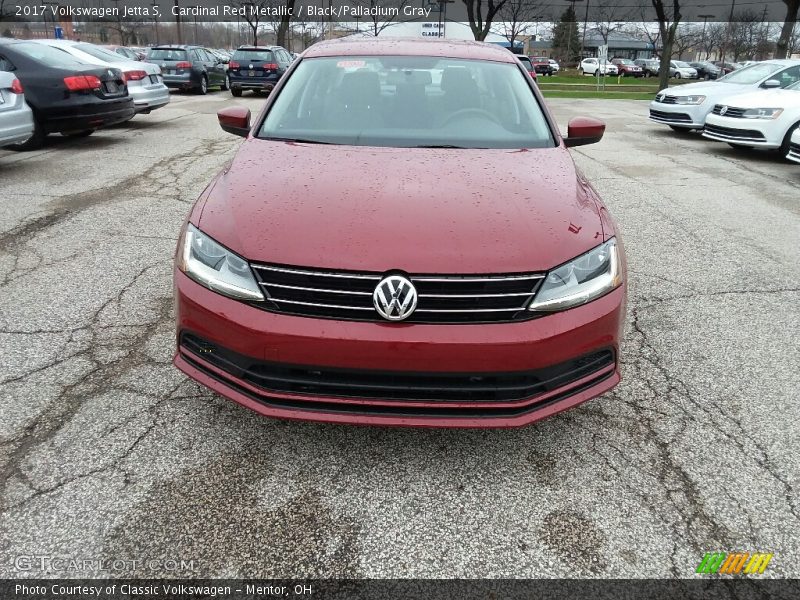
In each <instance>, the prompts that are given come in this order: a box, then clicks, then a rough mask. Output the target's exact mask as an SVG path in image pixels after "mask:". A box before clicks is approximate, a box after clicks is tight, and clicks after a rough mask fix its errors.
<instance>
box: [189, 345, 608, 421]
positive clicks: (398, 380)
mask: <svg viewBox="0 0 800 600" xmlns="http://www.w3.org/2000/svg"><path fill="white" fill-rule="evenodd" d="M181 350H182V351H183V354H184V357H185V358H188V359H190V360H191V359H192V356H195V357H197V358H199V359H201V361H205V362H207V363H209V364H211V365H213V366H215V367H217V368H218V369H220V370H221V371H224V372H225V373H228V374H229V375H231V376H232V377H234V378H236V379H238V380H240V381H243V382H246V383H249V384H250V385H252V386H254V387H256V388H258V389H260V390H263V391H264V392H265V393H267V394H268V393H270V392H275V393H288V394H298V395H310V396H322V397H330V398H370V399H376V400H377V399H380V400H396V401H403V400H411V401H441V402H444V403H447V402H470V401H474V402H509V401H515V400H525V399H529V398H535V396H538V395H541V394H544V393H547V392H551V391H553V390H556V389H558V388H561V387H563V386H565V385H568V384H570V383H573V382H575V381H578V380H579V379H582V378H584V377H587V376H590V375H592V374H594V373H598V372H600V371H602V370H604V369H606V368H607V367H609V366H610V365H613V364H614V352H613V351H612V350H610V349H605V350H600V351H597V352H593V353H591V354H587V355H585V356H581V357H579V358H576V359H573V360H570V361H568V362H565V363H561V364H558V365H554V366H551V367H547V368H544V369H536V370H534V371H519V372H499V373H430V372H427V373H413V372H404V371H375V370H356V369H339V368H332V367H312V366H303V365H286V364H280V363H271V362H265V361H262V360H259V359H255V358H251V357H248V356H244V355H241V354H238V353H236V352H233V351H231V350H228V349H226V348H221V347H220V346H218V345H216V344H213V343H211V342H208V341H205V340H203V339H201V338H199V337H197V336H195V335H192V334H189V333H185V332H184V333H183V334H182V335H181ZM192 364H194V365H195V366H196V367H198V368H200V369H203V366H202V362H198V361H196V360H192ZM206 371H207V372H208V370H207V369H206ZM603 375H604V376H605V375H606V373H603ZM226 383H228V382H226ZM262 400H263V399H262ZM308 404H309V405H313V404H314V403H313V402H310V403H308ZM311 407H312V408H313V406H311ZM363 410H369V409H368V408H366V409H365V408H364V407H362V411H363Z"/></svg>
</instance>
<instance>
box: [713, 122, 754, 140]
mask: <svg viewBox="0 0 800 600" xmlns="http://www.w3.org/2000/svg"><path fill="white" fill-rule="evenodd" d="M704 131H706V132H708V133H711V134H714V135H718V136H720V137H723V138H725V139H729V140H746V141H749V142H763V141H765V139H766V138H764V134H763V133H761V132H760V131H756V130H755V129H734V128H732V127H720V126H719V125H709V124H706V126H705V128H704Z"/></svg>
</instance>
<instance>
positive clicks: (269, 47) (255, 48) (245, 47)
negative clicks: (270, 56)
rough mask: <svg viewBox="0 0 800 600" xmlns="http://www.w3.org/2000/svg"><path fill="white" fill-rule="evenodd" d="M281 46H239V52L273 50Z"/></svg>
mask: <svg viewBox="0 0 800 600" xmlns="http://www.w3.org/2000/svg"><path fill="white" fill-rule="evenodd" d="M274 48H281V46H239V47H238V48H237V50H272V49H274Z"/></svg>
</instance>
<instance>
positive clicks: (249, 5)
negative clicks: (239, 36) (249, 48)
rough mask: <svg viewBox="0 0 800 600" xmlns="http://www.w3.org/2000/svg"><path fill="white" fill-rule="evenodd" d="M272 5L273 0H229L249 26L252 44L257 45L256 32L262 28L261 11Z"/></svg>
mask: <svg viewBox="0 0 800 600" xmlns="http://www.w3.org/2000/svg"><path fill="white" fill-rule="evenodd" d="M273 5H274V0H249V1H246V0H231V6H234V7H236V8H238V9H239V10H241V12H242V13H243V14H242V18H243V19H244V20H245V22H246V23H247V26H248V27H249V28H250V32H251V33H252V36H253V46H258V34H259V32H260V31H261V30H262V29H264V25H265V23H264V22H263V15H262V12H263V11H264V9H266V8H269V7H271V6H273Z"/></svg>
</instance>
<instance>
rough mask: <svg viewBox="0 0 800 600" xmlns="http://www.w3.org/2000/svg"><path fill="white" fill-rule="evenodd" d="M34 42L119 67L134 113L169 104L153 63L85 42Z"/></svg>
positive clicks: (82, 59) (90, 62) (90, 61)
mask: <svg viewBox="0 0 800 600" xmlns="http://www.w3.org/2000/svg"><path fill="white" fill-rule="evenodd" d="M36 43H37V44H46V45H48V46H51V47H53V48H57V49H59V50H62V51H63V52H66V53H67V54H69V55H71V56H72V57H74V58H75V59H76V60H77V61H79V62H82V63H85V64H87V65H98V66H101V67H115V68H117V69H120V70H121V71H122V76H123V78H124V79H125V83H126V84H127V86H128V94H129V95H130V97H131V98H133V106H134V108H135V109H136V112H137V113H142V114H149V113H150V112H152V111H154V110H156V109H157V108H161V107H163V106H166V105H167V104H168V103H169V89H168V88H167V86H166V85H164V81H163V77H162V76H161V69H159V68H158V66H156V65H154V64H150V63H146V62H142V61H133V60H129V59H127V58H125V57H124V56H123V55H121V54H118V53H116V52H111V51H110V50H107V49H106V48H102V47H100V46H95V45H94V44H89V43H86V42H73V41H69V40H36Z"/></svg>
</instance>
